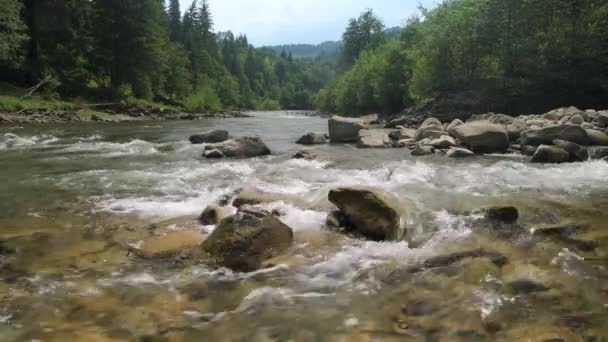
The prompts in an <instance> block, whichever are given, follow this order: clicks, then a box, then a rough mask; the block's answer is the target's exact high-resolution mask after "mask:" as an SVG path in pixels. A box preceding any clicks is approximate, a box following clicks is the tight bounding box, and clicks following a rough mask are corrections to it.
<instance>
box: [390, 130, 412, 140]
mask: <svg viewBox="0 0 608 342" xmlns="http://www.w3.org/2000/svg"><path fill="white" fill-rule="evenodd" d="M415 136H416V130H415V129H413V128H400V129H398V130H396V131H392V132H391V133H390V134H389V137H390V138H391V139H392V140H396V141H401V140H404V139H414V137H415Z"/></svg>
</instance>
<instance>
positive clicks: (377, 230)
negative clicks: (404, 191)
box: [329, 188, 401, 241]
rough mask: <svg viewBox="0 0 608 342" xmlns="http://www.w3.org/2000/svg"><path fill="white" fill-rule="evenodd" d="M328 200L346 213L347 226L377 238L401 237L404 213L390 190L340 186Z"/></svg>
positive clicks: (380, 239) (373, 238)
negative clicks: (401, 215) (394, 203)
mask: <svg viewBox="0 0 608 342" xmlns="http://www.w3.org/2000/svg"><path fill="white" fill-rule="evenodd" d="M329 201H330V202H332V203H333V204H335V205H336V206H337V207H338V208H339V209H340V211H342V213H343V214H344V216H345V217H346V220H347V221H348V226H349V227H348V228H350V229H353V230H354V231H355V232H356V233H359V234H361V235H363V236H365V237H368V238H370V239H372V240H376V241H384V240H395V239H397V238H399V233H400V232H399V230H400V221H401V217H400V215H399V213H398V212H397V210H396V208H395V206H394V205H393V204H392V202H394V201H395V200H394V199H392V198H391V196H390V195H389V194H386V193H383V192H379V191H371V190H366V189H354V188H339V189H335V190H331V191H330V192H329Z"/></svg>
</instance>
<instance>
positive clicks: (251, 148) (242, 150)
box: [204, 137, 270, 158]
mask: <svg viewBox="0 0 608 342" xmlns="http://www.w3.org/2000/svg"><path fill="white" fill-rule="evenodd" d="M211 150H218V151H219V152H221V153H222V154H223V155H224V156H225V157H228V158H252V157H261V156H266V155H269V154H270V149H269V148H268V146H266V144H264V142H263V141H262V139H260V138H258V137H241V138H237V139H233V140H228V141H225V142H222V143H218V144H211V145H207V146H205V151H211ZM204 156H205V157H206V155H204Z"/></svg>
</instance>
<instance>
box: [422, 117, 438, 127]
mask: <svg viewBox="0 0 608 342" xmlns="http://www.w3.org/2000/svg"><path fill="white" fill-rule="evenodd" d="M429 126H433V127H440V128H442V129H443V125H442V124H441V121H439V119H436V118H428V119H426V120H424V121H423V122H422V124H420V127H429Z"/></svg>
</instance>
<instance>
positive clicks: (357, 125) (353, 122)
mask: <svg viewBox="0 0 608 342" xmlns="http://www.w3.org/2000/svg"><path fill="white" fill-rule="evenodd" d="M369 122H370V118H344V117H341V116H334V117H332V118H331V119H330V120H329V140H330V141H331V142H332V143H348V142H356V141H358V140H359V131H360V130H362V129H366V128H368V127H369Z"/></svg>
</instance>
